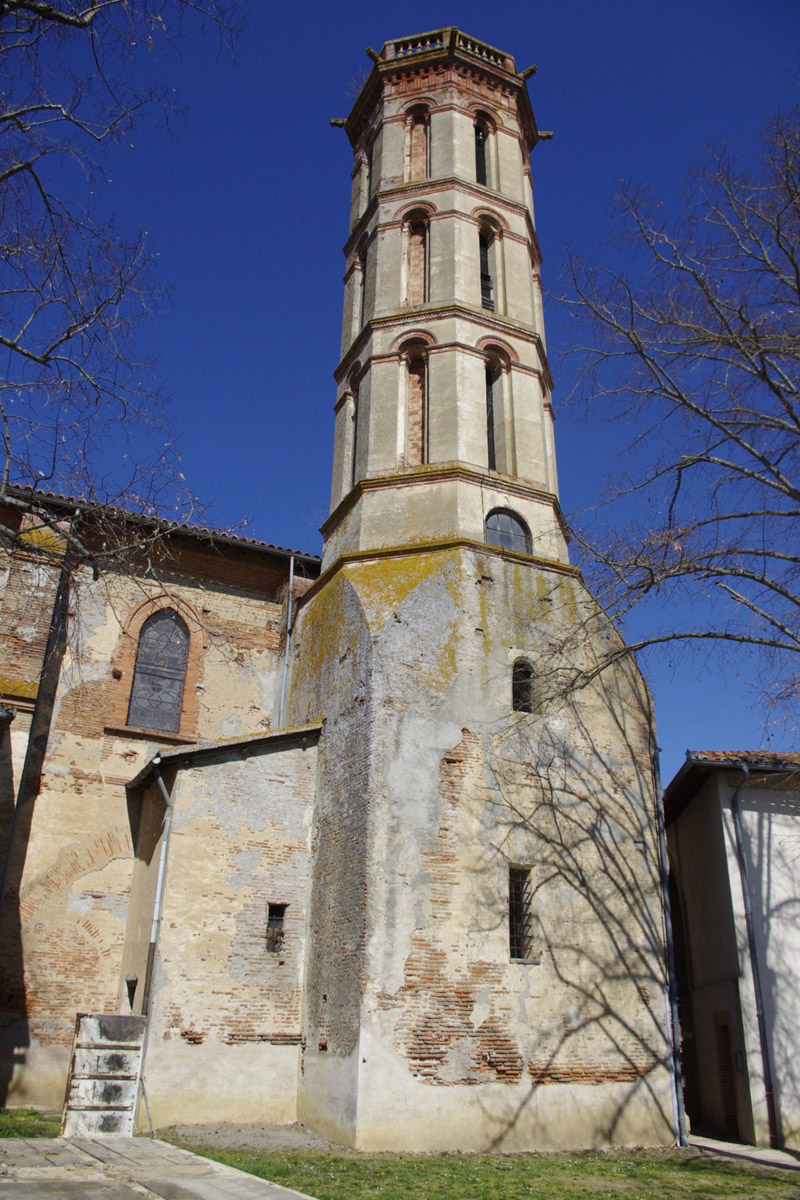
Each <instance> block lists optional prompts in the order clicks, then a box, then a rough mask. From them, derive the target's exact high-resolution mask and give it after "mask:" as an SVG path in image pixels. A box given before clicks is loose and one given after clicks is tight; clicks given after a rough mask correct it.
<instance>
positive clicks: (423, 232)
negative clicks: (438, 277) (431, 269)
mask: <svg viewBox="0 0 800 1200" xmlns="http://www.w3.org/2000/svg"><path fill="white" fill-rule="evenodd" d="M427 277H428V227H427V225H426V224H425V222H424V221H414V222H413V224H411V225H409V227H408V303H409V304H425V302H426V301H427V299H428V278H427Z"/></svg>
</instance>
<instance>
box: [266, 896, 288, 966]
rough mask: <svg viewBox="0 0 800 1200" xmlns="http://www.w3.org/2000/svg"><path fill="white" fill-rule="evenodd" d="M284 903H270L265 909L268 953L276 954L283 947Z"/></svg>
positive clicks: (285, 907)
mask: <svg viewBox="0 0 800 1200" xmlns="http://www.w3.org/2000/svg"><path fill="white" fill-rule="evenodd" d="M287 907H288V905H286V904H270V905H269V908H268V911H267V950H268V951H269V953H270V954H277V953H278V951H279V950H282V949H283V937H284V929H283V922H284V918H285V917H286V909H287Z"/></svg>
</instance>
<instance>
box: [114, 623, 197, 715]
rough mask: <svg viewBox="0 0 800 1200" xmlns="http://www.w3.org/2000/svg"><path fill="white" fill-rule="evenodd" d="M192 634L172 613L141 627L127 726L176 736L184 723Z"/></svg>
mask: <svg viewBox="0 0 800 1200" xmlns="http://www.w3.org/2000/svg"><path fill="white" fill-rule="evenodd" d="M188 655H189V630H188V629H187V628H186V624H185V622H184V621H183V620H181V618H180V617H179V616H178V614H177V613H176V612H173V611H172V609H169V608H165V609H162V611H161V612H157V613H155V614H154V615H153V616H152V617H150V618H149V619H148V620H147V621H145V623H144V625H143V626H142V631H141V633H140V634H139V646H138V649H137V651H136V669H135V671H134V675H133V687H132V688H131V699H130V707H129V708H128V724H129V725H136V726H138V727H140V728H142V729H158V730H162V731H163V732H164V733H177V732H178V729H179V727H180V721H181V705H182V703H183V686H184V682H185V679H186V661H187V658H188Z"/></svg>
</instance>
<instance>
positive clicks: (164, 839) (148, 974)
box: [136, 754, 172, 1137]
mask: <svg viewBox="0 0 800 1200" xmlns="http://www.w3.org/2000/svg"><path fill="white" fill-rule="evenodd" d="M160 763H161V755H160V754H156V756H155V757H154V758H153V759H152V760H151V763H150V766H151V767H152V768H153V774H154V775H155V779H156V783H157V784H158V787H159V789H160V791H161V795H162V797H163V800H164V804H165V805H166V812H165V813H164V829H163V831H162V834H161V854H160V856H159V860H158V877H157V879H156V895H155V900H154V902H153V921H152V924H151V926H150V944H149V946H148V947H147V967H146V969H145V974H144V988H143V989H142V1016H143V1017H145V1018H147V1020H146V1022H145V1027H144V1036H143V1038H142V1049H141V1058H140V1063H139V1082H138V1089H139V1090H140V1091H141V1095H142V1097H143V1098H144V1104H145V1108H146V1110H147V1121H148V1124H149V1126H150V1137H155V1132H154V1130H153V1121H152V1118H151V1116H150V1105H149V1103H148V1101H147V1090H146V1088H145V1084H144V1064H145V1058H146V1056H147V1043H148V1041H149V1040H150V1020H149V1011H150V990H151V988H152V986H153V971H154V968H155V961H156V947H157V945H158V929H159V925H160V923H161V905H162V900H163V897H164V877H165V875H166V872H167V851H168V848H169V835H170V830H171V829H172V797H171V796H170V794H169V791H168V790H167V785H166V784H165V783H164V780H163V779H162V777H161V772H160V771H159V769H158V768H159V764H160ZM138 1106H139V1096H138V1092H137V1098H136V1110H137V1111H138Z"/></svg>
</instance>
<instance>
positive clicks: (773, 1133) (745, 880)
mask: <svg viewBox="0 0 800 1200" xmlns="http://www.w3.org/2000/svg"><path fill="white" fill-rule="evenodd" d="M731 765H732V766H734V767H737V768H738V769H739V770H740V771H741V772H742V774H743V776H744V778H743V779H742V782H741V783H740V784H739V786H738V787H737V788H736V790H735V791H734V793H733V795H732V796H731V813H732V816H733V831H734V836H735V840H736V858H737V860H738V862H739V877H740V880H741V884H742V897H743V899H744V920H745V925H746V926H747V948H748V951H749V953H750V969H751V970H752V972H753V989H754V991H755V994H756V1021H757V1022H758V1040H759V1042H760V1044H761V1069H762V1071H763V1072H764V1098H765V1100H766V1102H767V1122H768V1124H769V1144H770V1147H771V1148H772V1149H773V1150H776V1149H777V1148H778V1147H779V1146H780V1142H781V1139H780V1134H779V1132H778V1114H777V1112H776V1109H775V1092H774V1088H773V1077H772V1061H771V1058H770V1053H769V1039H768V1037H767V1022H766V1018H765V1016H764V993H763V989H762V985H761V969H760V967H759V964H758V950H757V945H756V929H755V923H754V921H753V905H752V903H751V900H750V880H749V877H748V871H747V859H746V858H745V853H744V836H743V832H742V813H741V809H740V808H739V793H740V792H741V790H742V788H743V787H744V786H745V784H746V783H747V781H748V779H749V778H750V768H749V767H748V765H747V763H744V762H734V763H732V764H731Z"/></svg>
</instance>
